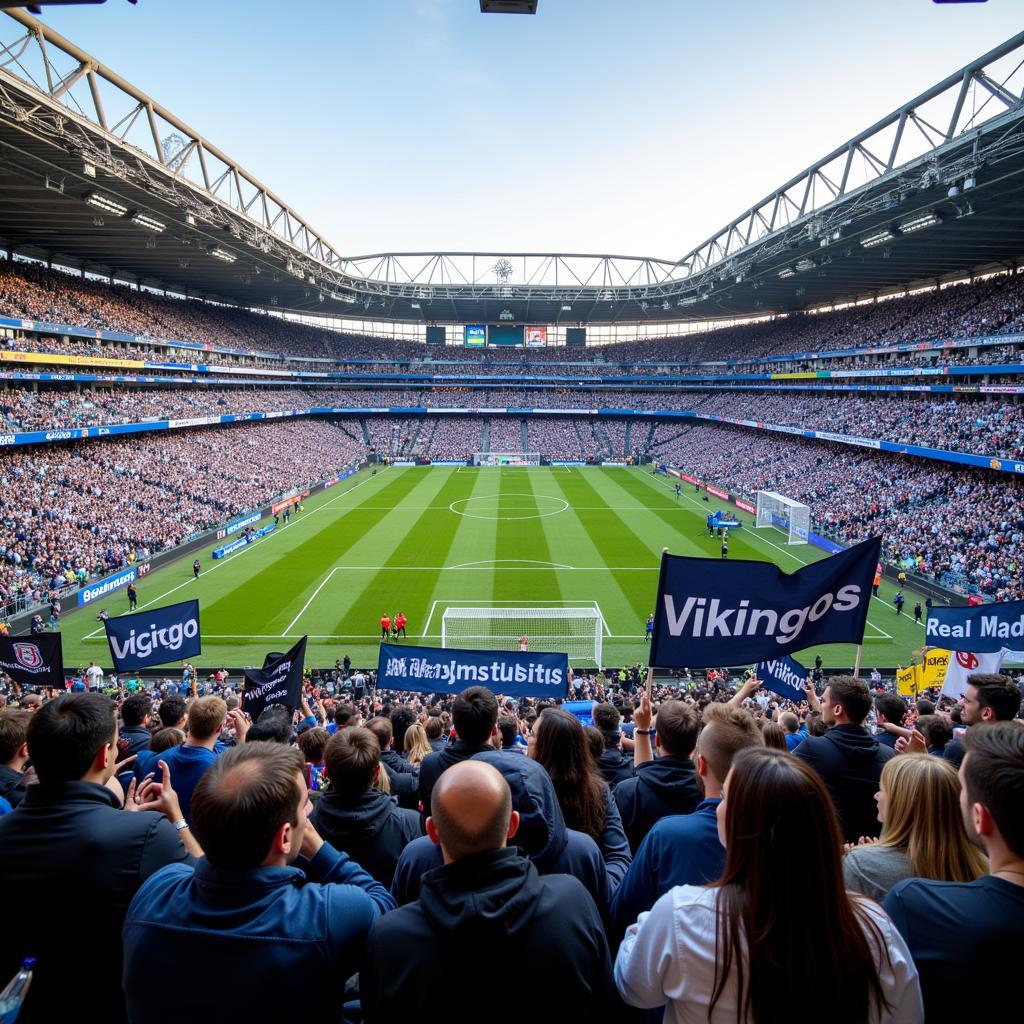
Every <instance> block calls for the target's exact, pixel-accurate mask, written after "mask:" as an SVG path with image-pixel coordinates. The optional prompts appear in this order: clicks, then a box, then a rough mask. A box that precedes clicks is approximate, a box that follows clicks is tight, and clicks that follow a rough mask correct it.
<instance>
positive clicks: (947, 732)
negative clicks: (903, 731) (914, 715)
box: [914, 715, 953, 750]
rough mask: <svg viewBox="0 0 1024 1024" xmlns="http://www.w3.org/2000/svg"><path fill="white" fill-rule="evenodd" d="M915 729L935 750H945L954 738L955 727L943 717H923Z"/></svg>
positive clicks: (915, 724)
mask: <svg viewBox="0 0 1024 1024" xmlns="http://www.w3.org/2000/svg"><path fill="white" fill-rule="evenodd" d="M914 727H915V728H916V729H917V731H918V732H919V733H921V735H922V736H924V738H925V742H926V743H927V744H928V746H929V747H931V748H932V749H933V750H945V748H946V745H947V744H948V743H949V741H950V740H951V739H952V738H953V726H952V725H951V724H950V723H949V722H947V721H946V719H945V718H943V717H942V715H922V716H921V717H920V718H918V720H917V721H916V722H915V723H914Z"/></svg>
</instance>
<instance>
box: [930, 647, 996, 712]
mask: <svg viewBox="0 0 1024 1024" xmlns="http://www.w3.org/2000/svg"><path fill="white" fill-rule="evenodd" d="M1005 654H1006V651H1005V649H1004V650H1002V651H995V652H993V653H991V654H972V653H971V652H970V651H954V652H953V657H951V658H950V659H949V668H947V669H946V680H945V682H944V683H943V684H942V693H943V694H944V695H945V696H947V697H952V698H953V700H959V699H960V698H961V697H962V696H963V695H964V694H965V693H966V692H967V677H968V676H973V675H974V674H975V672H985V673H991V672H998V671H999V670H1000V669H1001V668H1002V667H1003V656H1004V655H1005Z"/></svg>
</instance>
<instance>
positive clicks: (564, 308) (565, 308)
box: [562, 306, 572, 313]
mask: <svg viewBox="0 0 1024 1024" xmlns="http://www.w3.org/2000/svg"><path fill="white" fill-rule="evenodd" d="M562 312H563V313H571V312H572V306H562Z"/></svg>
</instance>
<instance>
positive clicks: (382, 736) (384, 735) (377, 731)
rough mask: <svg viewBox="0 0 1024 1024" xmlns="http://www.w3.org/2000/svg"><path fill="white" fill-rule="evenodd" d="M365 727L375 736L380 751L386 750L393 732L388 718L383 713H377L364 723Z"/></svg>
mask: <svg viewBox="0 0 1024 1024" xmlns="http://www.w3.org/2000/svg"><path fill="white" fill-rule="evenodd" d="M366 728H367V729H369V730H370V732H372V733H373V735H374V736H376V737H377V746H378V747H379V748H380V749H381V750H382V751H384V750H387V749H388V747H389V746H391V739H392V736H393V735H394V734H393V732H392V729H393V726H392V724H391V719H390V718H385V717H384V715H377V716H376V717H375V718H371V719H370V720H369V721H368V722H367V723H366Z"/></svg>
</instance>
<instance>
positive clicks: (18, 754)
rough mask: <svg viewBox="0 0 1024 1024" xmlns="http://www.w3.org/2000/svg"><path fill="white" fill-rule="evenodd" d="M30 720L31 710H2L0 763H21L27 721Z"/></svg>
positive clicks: (26, 737)
mask: <svg viewBox="0 0 1024 1024" xmlns="http://www.w3.org/2000/svg"><path fill="white" fill-rule="evenodd" d="M31 721H32V712H31V711H19V710H14V711H4V712H3V713H2V714H0V765H9V764H10V763H11V762H12V761H18V762H19V763H21V764H23V763H24V759H25V751H24V749H23V748H24V746H25V744H26V742H27V741H28V723H29V722H31Z"/></svg>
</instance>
